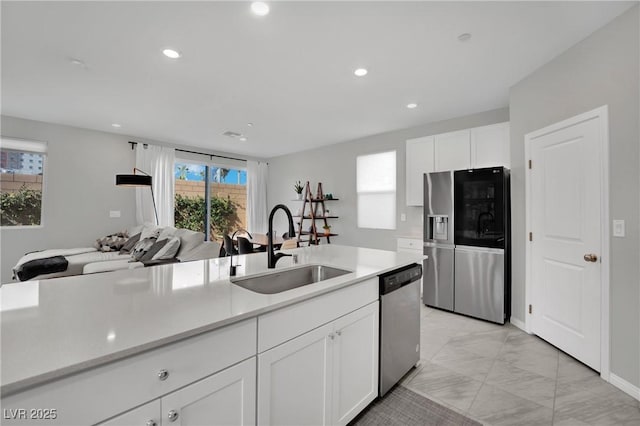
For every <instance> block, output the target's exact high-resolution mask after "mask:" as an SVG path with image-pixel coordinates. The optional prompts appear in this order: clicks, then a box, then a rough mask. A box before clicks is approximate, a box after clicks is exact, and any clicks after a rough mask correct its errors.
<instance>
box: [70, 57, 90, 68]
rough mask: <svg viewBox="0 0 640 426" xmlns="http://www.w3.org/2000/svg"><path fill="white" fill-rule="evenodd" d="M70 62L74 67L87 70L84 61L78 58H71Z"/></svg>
mask: <svg viewBox="0 0 640 426" xmlns="http://www.w3.org/2000/svg"><path fill="white" fill-rule="evenodd" d="M69 62H71V63H72V64H73V65H75V66H77V67H79V68H83V69H84V68H87V64H85V63H84V62H83V61H81V60H80V59H77V58H71V59H69Z"/></svg>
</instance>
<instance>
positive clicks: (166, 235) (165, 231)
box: [158, 226, 177, 241]
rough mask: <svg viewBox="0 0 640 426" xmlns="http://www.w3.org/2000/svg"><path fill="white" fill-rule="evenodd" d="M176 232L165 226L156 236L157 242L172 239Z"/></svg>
mask: <svg viewBox="0 0 640 426" xmlns="http://www.w3.org/2000/svg"><path fill="white" fill-rule="evenodd" d="M176 231H177V229H176V228H174V227H173V226H165V227H164V228H162V231H160V235H158V241H160V240H165V239H167V238H171V237H173V236H174V235H175V233H176Z"/></svg>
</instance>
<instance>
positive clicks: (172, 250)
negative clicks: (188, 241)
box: [151, 237, 180, 260]
mask: <svg viewBox="0 0 640 426" xmlns="http://www.w3.org/2000/svg"><path fill="white" fill-rule="evenodd" d="M158 242H159V243H163V242H166V244H165V245H164V246H163V247H162V248H161V249H160V250H158V251H157V252H156V254H154V255H153V256H152V257H151V260H165V259H173V258H174V257H176V254H177V253H178V249H179V248H180V238H178V237H172V238H170V239H168V240H162V241H158ZM156 244H157V243H156Z"/></svg>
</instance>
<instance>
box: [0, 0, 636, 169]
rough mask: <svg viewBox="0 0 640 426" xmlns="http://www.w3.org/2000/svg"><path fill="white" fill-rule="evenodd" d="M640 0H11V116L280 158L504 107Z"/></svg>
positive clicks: (7, 96) (7, 23)
mask: <svg viewBox="0 0 640 426" xmlns="http://www.w3.org/2000/svg"><path fill="white" fill-rule="evenodd" d="M633 4H636V3H633V2H631V3H630V2H626V3H622V2H608V1H602V2H562V3H557V2H531V3H523V2H471V3H461V2H407V3H404V2H402V3H400V2H272V3H270V6H271V13H270V14H269V15H267V16H265V17H258V16H256V15H253V14H252V13H251V12H250V8H249V3H247V2H188V3H187V2H113V1H112V2H88V1H87V2H64V3H58V2H37V3H36V2H8V1H3V2H2V113H3V114H4V115H9V116H15V117H23V118H29V119H34V120H41V121H47V122H54V123H61V124H67V125H72V126H78V127H84V128H90V129H96V130H102V131H108V132H116V133H122V134H126V135H136V136H138V137H145V138H149V139H155V140H159V141H164V142H169V143H174V144H178V145H189V146H194V147H202V148H207V149H210V150H220V151H225V152H233V153H238V154H245V155H249V156H253V157H262V158H268V157H272V156H276V155H281V154H285V153H290V152H296V151H302V150H307V149H311V148H314V147H318V146H321V145H328V144H333V143H338V142H344V141H347V140H352V139H356V138H360V137H364V136H367V135H372V134H376V133H381V132H385V131H390V130H395V129H401V128H407V127H411V126H416V125H420V124H424V123H428V122H431V121H436V120H441V119H447V118H453V117H457V116H462V115H466V114H471V113H475V112H480V111H486V110H490V109H494V108H500V107H505V106H507V105H508V95H509V87H511V86H512V85H513V84H514V83H516V82H518V81H519V80H521V79H522V78H524V77H525V76H527V75H528V74H529V73H531V72H532V71H534V70H535V69H536V68H538V67H540V66H541V65H543V64H544V63H546V62H548V61H549V60H551V59H552V58H553V57H555V56H556V55H558V54H560V53H561V52H563V51H564V50H566V49H567V48H569V47H570V46H572V45H573V44H575V43H577V42H578V41H580V40H581V39H583V38H585V37H586V36H588V35H589V34H591V33H592V32H594V31H595V30H596V29H597V28H599V27H601V26H603V25H604V24H606V23H607V22H609V21H611V20H612V19H613V18H614V17H616V16H617V15H619V14H621V13H622V12H624V11H625V10H626V9H628V8H629V7H631V6H632V5H633ZM462 33H470V34H471V35H472V38H471V39H470V40H469V41H466V42H460V41H459V40H458V36H459V35H460V34H462ZM166 47H172V48H174V49H176V50H178V51H180V52H181V53H182V58H181V59H178V60H172V59H168V58H166V57H164V56H163V55H162V53H161V52H162V50H163V49H164V48H166ZM73 58H75V59H78V60H80V61H82V62H83V63H84V66H82V65H78V64H73V63H72V62H71V59H73ZM359 67H365V68H367V69H368V70H369V73H368V75H367V76H365V77H362V78H358V77H355V76H354V74H353V71H354V70H355V69H356V68H359ZM410 102H416V103H418V107H417V108H415V109H407V108H406V105H407V104H408V103H410ZM112 123H118V124H120V125H121V127H120V128H119V129H116V128H114V127H112ZM247 123H253V126H251V127H249V126H248V125H247ZM227 130H231V131H235V132H238V133H242V134H245V135H246V136H247V138H248V140H247V141H246V142H241V141H239V140H238V139H231V138H229V137H226V136H223V135H222V133H223V132H225V131H227Z"/></svg>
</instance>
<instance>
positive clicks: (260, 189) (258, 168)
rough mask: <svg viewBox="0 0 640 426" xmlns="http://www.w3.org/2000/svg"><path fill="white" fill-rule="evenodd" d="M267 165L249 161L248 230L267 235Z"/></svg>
mask: <svg viewBox="0 0 640 426" xmlns="http://www.w3.org/2000/svg"><path fill="white" fill-rule="evenodd" d="M268 177H269V168H268V165H267V163H261V162H258V161H251V160H248V161H247V229H248V231H249V232H256V233H260V234H266V233H267V228H268V226H267V179H268Z"/></svg>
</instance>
